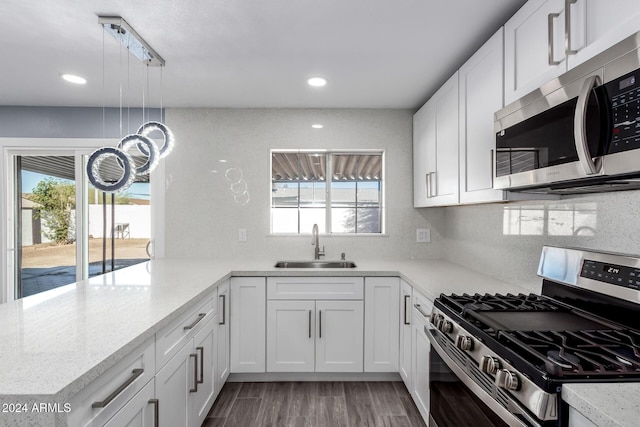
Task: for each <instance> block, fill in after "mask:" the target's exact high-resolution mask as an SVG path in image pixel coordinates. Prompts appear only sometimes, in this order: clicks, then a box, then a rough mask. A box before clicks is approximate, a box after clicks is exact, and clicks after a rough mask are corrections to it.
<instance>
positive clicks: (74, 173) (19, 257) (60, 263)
mask: <svg viewBox="0 0 640 427" xmlns="http://www.w3.org/2000/svg"><path fill="white" fill-rule="evenodd" d="M87 154H88V153H87V152H84V151H77V150H75V151H71V152H55V153H47V154H33V152H29V151H25V152H15V153H12V164H13V183H14V185H13V187H14V190H15V191H14V194H13V203H12V204H13V206H14V207H15V212H14V215H13V218H14V238H13V241H14V244H15V257H14V258H15V265H14V278H15V282H14V292H13V294H14V296H15V298H22V297H26V296H29V295H34V294H37V293H40V292H43V291H46V290H49V289H54V288H57V287H60V286H64V285H67V284H70V283H74V282H76V281H78V280H81V279H84V278H87V277H90V276H95V275H99V274H104V273H106V272H109V271H112V270H116V269H119V268H123V267H127V266H129V265H132V264H135V263H139V262H143V261H146V260H148V259H149V254H148V246H149V242H150V240H151V236H152V230H151V211H150V208H151V203H150V202H151V200H150V199H151V197H150V196H151V195H150V183H149V177H141V178H139V182H136V183H134V184H133V185H132V186H131V187H130V188H129V189H128V190H127V191H126V192H124V193H119V194H116V195H112V194H105V193H103V192H100V191H99V190H96V189H95V188H93V187H92V186H90V185H89V184H88V180H87V179H86V175H85V173H84V169H85V164H86V158H87ZM103 167H105V168H111V170H106V171H105V173H106V174H107V175H108V174H109V173H111V174H117V173H118V168H119V167H118V165H117V164H113V165H109V164H108V163H107V162H105V164H104V165H103Z"/></svg>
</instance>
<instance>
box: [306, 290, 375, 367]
mask: <svg viewBox="0 0 640 427" xmlns="http://www.w3.org/2000/svg"><path fill="white" fill-rule="evenodd" d="M363 311H364V310H363V304H362V301H316V331H317V332H316V333H317V338H316V372H362V367H363V362H362V356H363V354H362V351H363V335H364V330H363V316H364V313H363Z"/></svg>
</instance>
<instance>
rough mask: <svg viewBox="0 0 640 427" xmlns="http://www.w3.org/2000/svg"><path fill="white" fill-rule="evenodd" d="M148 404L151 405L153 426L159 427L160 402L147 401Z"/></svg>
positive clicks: (156, 400) (154, 400)
mask: <svg viewBox="0 0 640 427" xmlns="http://www.w3.org/2000/svg"><path fill="white" fill-rule="evenodd" d="M149 404H150V405H153V426H154V427H159V426H160V401H159V400H158V399H149Z"/></svg>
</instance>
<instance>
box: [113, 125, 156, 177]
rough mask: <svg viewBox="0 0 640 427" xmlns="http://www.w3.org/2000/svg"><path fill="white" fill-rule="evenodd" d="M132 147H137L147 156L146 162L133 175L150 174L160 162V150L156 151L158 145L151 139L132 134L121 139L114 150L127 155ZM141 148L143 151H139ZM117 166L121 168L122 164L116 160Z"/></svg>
mask: <svg viewBox="0 0 640 427" xmlns="http://www.w3.org/2000/svg"><path fill="white" fill-rule="evenodd" d="M134 145H137V147H138V150H139V151H140V152H142V153H143V154H144V155H146V156H147V161H146V162H145V163H144V164H143V165H142V166H140V167H136V168H135V174H136V175H148V174H150V173H151V171H152V170H154V169H155V168H156V166H157V165H158V162H159V161H160V150H159V149H158V145H157V144H156V143H155V141H153V140H152V139H151V138H148V137H146V136H143V135H138V134H136V133H134V134H131V135H127V136H125V137H124V138H122V139H121V140H120V142H119V143H118V145H117V147H116V148H118V149H119V150H121V151H124V152H125V153H127V152H128V151H129V150H130V149H131V148H133V146H134ZM142 147H144V150H143V149H141V148H142ZM118 164H119V165H120V167H122V162H121V161H120V160H118ZM134 165H135V162H134Z"/></svg>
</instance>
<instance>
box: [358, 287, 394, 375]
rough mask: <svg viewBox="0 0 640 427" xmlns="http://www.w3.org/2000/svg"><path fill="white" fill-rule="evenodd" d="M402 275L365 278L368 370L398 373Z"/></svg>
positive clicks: (365, 365)
mask: <svg viewBox="0 0 640 427" xmlns="http://www.w3.org/2000/svg"><path fill="white" fill-rule="evenodd" d="M399 290H400V279H399V278H398V277H366V278H365V281H364V311H365V312H364V319H365V322H364V325H365V326H364V371H365V372H398V355H399V345H398V344H399V341H400V325H399V319H398V306H399V299H400V292H399Z"/></svg>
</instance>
